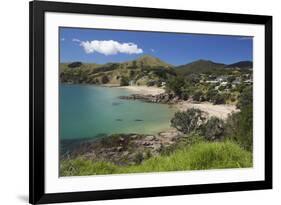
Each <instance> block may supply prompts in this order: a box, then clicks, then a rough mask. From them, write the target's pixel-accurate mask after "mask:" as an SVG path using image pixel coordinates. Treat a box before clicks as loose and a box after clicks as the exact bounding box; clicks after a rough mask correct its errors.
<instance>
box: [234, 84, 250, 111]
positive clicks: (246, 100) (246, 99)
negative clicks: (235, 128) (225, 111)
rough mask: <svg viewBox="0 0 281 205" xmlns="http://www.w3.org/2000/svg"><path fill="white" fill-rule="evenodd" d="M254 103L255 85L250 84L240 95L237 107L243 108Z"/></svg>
mask: <svg viewBox="0 0 281 205" xmlns="http://www.w3.org/2000/svg"><path fill="white" fill-rule="evenodd" d="M252 105H253V87H252V86H249V87H247V88H245V89H244V90H243V91H242V93H241V95H240V97H239V102H238V104H237V107H238V108H240V109H243V108H245V107H248V106H252Z"/></svg>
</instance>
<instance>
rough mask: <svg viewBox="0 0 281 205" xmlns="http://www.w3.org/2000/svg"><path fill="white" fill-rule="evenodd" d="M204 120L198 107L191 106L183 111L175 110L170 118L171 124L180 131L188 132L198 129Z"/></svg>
mask: <svg viewBox="0 0 281 205" xmlns="http://www.w3.org/2000/svg"><path fill="white" fill-rule="evenodd" d="M204 121H205V117H204V116H203V112H202V111H201V110H199V109H194V108H191V109H188V110H187V111H185V112H176V113H175V115H174V117H173V118H172V119H171V125H172V127H174V128H176V129H177V130H179V131H180V132H183V133H185V134H188V133H190V132H192V131H196V130H199V128H200V126H201V125H202V124H203V122H204Z"/></svg>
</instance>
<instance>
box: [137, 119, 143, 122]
mask: <svg viewBox="0 0 281 205" xmlns="http://www.w3.org/2000/svg"><path fill="white" fill-rule="evenodd" d="M135 121H136V122H140V121H143V120H141V119H135Z"/></svg>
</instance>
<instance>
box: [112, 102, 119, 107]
mask: <svg viewBox="0 0 281 205" xmlns="http://www.w3.org/2000/svg"><path fill="white" fill-rule="evenodd" d="M120 104H121V103H120V102H113V103H112V105H113V106H117V105H120Z"/></svg>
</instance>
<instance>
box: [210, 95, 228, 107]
mask: <svg viewBox="0 0 281 205" xmlns="http://www.w3.org/2000/svg"><path fill="white" fill-rule="evenodd" d="M212 101H213V103H214V104H215V105H218V104H225V97H224V96H223V95H222V94H216V95H215V96H214V97H213V99H212Z"/></svg>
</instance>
